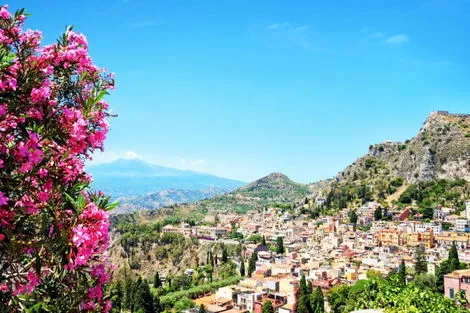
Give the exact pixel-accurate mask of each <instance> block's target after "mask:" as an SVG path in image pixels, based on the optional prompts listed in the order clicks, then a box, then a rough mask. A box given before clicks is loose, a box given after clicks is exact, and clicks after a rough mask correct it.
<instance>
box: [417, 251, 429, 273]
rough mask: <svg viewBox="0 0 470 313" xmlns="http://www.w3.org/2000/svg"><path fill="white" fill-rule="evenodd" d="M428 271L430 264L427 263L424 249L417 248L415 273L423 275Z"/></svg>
mask: <svg viewBox="0 0 470 313" xmlns="http://www.w3.org/2000/svg"><path fill="white" fill-rule="evenodd" d="M427 271H428V264H427V262H426V255H425V254H424V248H423V247H422V246H417V247H416V251H415V273H416V274H423V273H426V272H427Z"/></svg>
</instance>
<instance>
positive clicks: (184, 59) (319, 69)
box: [10, 0, 470, 182]
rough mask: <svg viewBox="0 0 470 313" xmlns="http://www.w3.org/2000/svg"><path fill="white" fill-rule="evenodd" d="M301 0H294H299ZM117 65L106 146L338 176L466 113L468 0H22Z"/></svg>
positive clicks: (254, 173)
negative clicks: (386, 145)
mask: <svg viewBox="0 0 470 313" xmlns="http://www.w3.org/2000/svg"><path fill="white" fill-rule="evenodd" d="M294 3H295V4H294ZM20 7H25V8H26V9H27V10H28V11H29V12H30V13H31V14H32V17H30V18H29V20H28V22H27V26H28V27H29V28H33V29H40V30H42V31H43V34H44V42H45V43H50V42H52V41H53V40H55V38H56V37H57V36H58V35H59V34H60V33H61V32H62V31H63V30H64V29H65V26H66V25H69V24H73V25H74V26H75V30H77V31H80V32H83V33H84V34H85V35H86V36H87V38H88V41H89V44H90V49H91V55H92V57H93V58H94V60H95V62H96V63H97V64H98V65H99V66H105V67H107V68H108V69H109V70H111V71H113V72H115V73H116V80H117V81H116V90H115V91H114V92H113V93H112V95H111V96H110V97H109V98H108V100H109V102H110V103H111V106H112V108H113V112H114V113H117V114H118V115H119V117H118V118H115V119H113V120H112V121H111V124H112V130H111V132H110V134H109V137H108V140H107V144H106V152H105V153H104V154H103V155H99V156H96V160H97V161H98V162H103V161H109V160H112V159H113V158H116V157H123V156H125V155H127V156H134V155H138V156H139V157H141V158H143V159H144V160H147V161H151V162H154V163H158V164H161V165H167V166H172V167H177V168H185V169H192V170H197V171H203V172H209V173H213V174H216V175H219V176H225V177H230V178H235V179H240V180H244V181H251V180H254V179H256V178H259V177H261V176H264V175H266V174H268V173H270V172H274V171H279V172H283V173H285V174H287V175H288V176H290V177H291V178H292V179H294V180H297V181H300V182H311V181H315V180H318V179H322V178H328V177H332V176H334V175H335V174H336V173H337V172H338V171H340V170H341V169H343V168H344V167H345V166H347V165H348V164H349V163H351V162H352V161H354V160H355V159H356V158H357V157H359V156H361V155H363V154H364V153H366V152H367V149H368V146H369V145H370V144H371V143H378V142H381V141H384V140H405V139H407V138H410V137H412V136H413V135H414V134H415V133H416V132H417V131H418V129H419V128H420V126H421V124H422V122H423V121H424V119H425V118H426V116H427V115H428V114H429V113H430V112H431V111H433V110H448V111H451V112H462V113H470V88H469V86H470V55H469V51H470V36H469V34H468V30H469V29H470V1H469V0H455V1H452V0H449V1H444V0H442V1H440V0H429V1H412V0H410V1H376V0H375V1H323V2H320V1H295V2H294V1H275V0H271V1H253V0H251V1H245V0H239V1H220V0H218V1H216V0H214V1H209V0H199V1H177V0H174V1H151V0H148V1H138V0H107V1H96V0H95V1H88V0H74V1H71V0H68V1H67V0H63V1H52V0H49V1H15V2H14V3H10V8H11V9H16V8H20Z"/></svg>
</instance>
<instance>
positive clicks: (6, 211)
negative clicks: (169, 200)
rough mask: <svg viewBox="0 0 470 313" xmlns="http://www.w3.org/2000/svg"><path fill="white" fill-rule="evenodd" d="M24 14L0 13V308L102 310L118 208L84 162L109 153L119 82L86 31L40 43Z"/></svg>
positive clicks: (3, 8)
mask: <svg viewBox="0 0 470 313" xmlns="http://www.w3.org/2000/svg"><path fill="white" fill-rule="evenodd" d="M25 18H26V15H25V13H24V10H19V11H17V12H16V13H15V14H11V13H10V12H8V8H7V6H1V7H0V33H1V34H2V35H1V36H0V37H1V39H0V64H1V65H0V82H1V84H0V85H1V87H0V91H1V92H0V129H1V131H0V190H1V191H0V217H1V218H0V251H1V253H0V290H2V295H1V296H0V299H1V300H0V311H4V309H5V310H6V307H8V308H16V309H17V311H20V312H22V311H28V310H30V308H31V306H33V305H34V307H35V310H41V311H59V310H60V309H61V308H64V307H67V308H68V310H69V311H78V310H79V309H80V307H81V308H82V309H84V310H86V309H88V307H91V306H93V307H94V308H95V309H96V310H102V309H104V307H105V306H108V305H109V303H108V302H107V301H105V300H104V299H103V297H102V292H103V289H104V285H105V284H106V283H107V282H108V281H109V274H108V272H109V263H108V262H107V261H106V260H107V259H106V257H105V255H104V254H103V253H104V252H105V251H106V249H107V248H108V246H109V234H108V227H109V217H108V213H107V212H106V211H107V210H110V209H112V208H113V206H114V204H110V203H109V198H107V197H105V196H104V195H103V194H101V193H100V194H98V193H94V192H93V191H92V190H91V188H90V187H89V185H90V178H89V176H88V175H86V172H85V170H84V165H85V160H86V159H89V158H91V155H92V153H93V151H95V150H96V149H102V147H103V142H104V139H105V137H106V133H107V130H108V124H107V121H106V120H107V118H108V117H109V114H108V105H107V104H106V103H105V102H104V101H103V97H104V96H105V95H106V94H107V90H108V89H110V88H112V85H113V84H114V82H113V79H112V77H111V76H110V75H109V74H106V73H105V72H104V71H102V70H101V69H99V68H97V67H96V66H95V65H94V64H93V62H92V59H91V58H90V57H89V55H88V45H87V42H86V38H85V37H84V36H83V35H81V34H78V33H76V32H74V31H72V29H71V28H68V29H67V30H66V32H65V33H64V34H63V35H62V36H61V37H60V38H59V40H58V41H57V42H56V43H54V44H52V45H49V46H45V47H41V33H40V32H39V31H24V30H23V25H24V21H25ZM7 311H9V310H7Z"/></svg>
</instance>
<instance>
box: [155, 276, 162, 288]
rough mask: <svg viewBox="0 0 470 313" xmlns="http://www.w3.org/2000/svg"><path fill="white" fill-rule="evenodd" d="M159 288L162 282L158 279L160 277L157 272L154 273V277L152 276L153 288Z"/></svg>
mask: <svg viewBox="0 0 470 313" xmlns="http://www.w3.org/2000/svg"><path fill="white" fill-rule="evenodd" d="M161 286H162V280H161V279H160V275H159V274H158V272H156V273H155V275H154V276H153V287H154V288H158V287H161Z"/></svg>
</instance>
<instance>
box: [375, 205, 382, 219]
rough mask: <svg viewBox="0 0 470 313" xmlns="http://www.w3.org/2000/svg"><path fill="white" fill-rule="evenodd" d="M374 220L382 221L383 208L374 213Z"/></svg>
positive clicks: (378, 208) (379, 207)
mask: <svg viewBox="0 0 470 313" xmlns="http://www.w3.org/2000/svg"><path fill="white" fill-rule="evenodd" d="M374 219H375V220H376V221H380V220H382V207H381V206H378V207H377V208H376V209H375V211H374Z"/></svg>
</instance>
